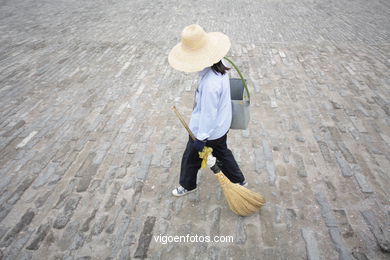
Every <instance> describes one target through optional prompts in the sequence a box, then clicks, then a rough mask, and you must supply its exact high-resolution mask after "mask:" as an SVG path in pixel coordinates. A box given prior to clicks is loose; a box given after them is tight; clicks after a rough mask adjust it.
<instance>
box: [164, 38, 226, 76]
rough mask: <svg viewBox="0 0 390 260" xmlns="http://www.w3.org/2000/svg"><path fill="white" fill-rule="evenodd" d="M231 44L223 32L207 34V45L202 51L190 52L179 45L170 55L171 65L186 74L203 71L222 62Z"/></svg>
mask: <svg viewBox="0 0 390 260" xmlns="http://www.w3.org/2000/svg"><path fill="white" fill-rule="evenodd" d="M230 46H231V43H230V39H229V37H228V36H227V35H225V34H223V33H221V32H209V33H207V43H206V44H205V45H204V46H203V47H202V48H200V49H197V50H188V49H185V48H183V46H182V43H181V42H180V43H178V44H176V45H175V47H173V48H172V50H171V51H170V52H169V55H168V62H169V64H170V65H171V66H172V67H173V68H174V69H176V70H179V71H184V72H196V71H201V70H203V69H204V68H206V67H210V66H212V65H213V64H214V63H217V62H218V61H220V60H221V59H222V58H223V57H225V55H226V54H227V53H228V51H229V49H230Z"/></svg>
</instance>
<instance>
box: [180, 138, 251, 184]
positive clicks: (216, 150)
mask: <svg viewBox="0 0 390 260" xmlns="http://www.w3.org/2000/svg"><path fill="white" fill-rule="evenodd" d="M226 137H227V133H226V134H225V135H224V136H222V137H221V138H218V139H215V140H208V141H207V142H206V146H208V147H211V148H213V156H214V157H216V158H217V159H218V160H219V161H220V162H221V164H220V165H219V166H220V167H219V168H220V169H221V170H222V172H223V173H224V174H225V176H226V177H227V178H229V180H230V181H231V182H233V183H237V182H242V181H244V180H245V178H244V175H243V174H242V172H241V170H240V168H239V167H238V164H237V162H236V160H235V159H234V156H233V154H232V151H230V150H229V149H228V148H227V145H226ZM193 142H194V141H193V140H192V139H191V137H189V140H188V143H187V147H186V149H185V151H184V153H183V158H182V160H181V170H180V182H179V183H180V185H181V186H183V187H184V188H185V189H187V190H192V189H195V188H196V177H197V174H198V170H199V168H200V166H201V163H202V159H200V158H199V154H198V151H196V150H195V149H193V148H192V143H193ZM210 174H211V172H210Z"/></svg>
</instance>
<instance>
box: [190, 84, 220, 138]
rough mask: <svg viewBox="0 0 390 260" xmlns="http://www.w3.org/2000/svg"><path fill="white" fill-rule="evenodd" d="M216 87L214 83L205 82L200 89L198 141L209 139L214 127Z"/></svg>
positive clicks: (216, 108)
mask: <svg viewBox="0 0 390 260" xmlns="http://www.w3.org/2000/svg"><path fill="white" fill-rule="evenodd" d="M218 89H219V88H218V86H216V83H214V82H210V81H208V82H207V85H206V84H205V85H204V86H203V89H202V95H201V97H200V102H201V106H200V107H201V109H200V116H199V127H198V129H199V130H198V134H197V137H196V138H197V139H198V140H205V139H207V138H209V137H210V135H211V134H212V133H213V131H214V130H215V127H216V118H217V112H218V103H219V91H218Z"/></svg>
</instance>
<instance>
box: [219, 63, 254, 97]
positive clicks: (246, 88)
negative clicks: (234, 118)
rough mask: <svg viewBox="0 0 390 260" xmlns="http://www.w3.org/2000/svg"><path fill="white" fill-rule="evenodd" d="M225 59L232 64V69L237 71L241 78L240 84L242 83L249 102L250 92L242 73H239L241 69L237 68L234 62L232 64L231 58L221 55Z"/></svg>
mask: <svg viewBox="0 0 390 260" xmlns="http://www.w3.org/2000/svg"><path fill="white" fill-rule="evenodd" d="M223 58H224V59H225V60H227V61H228V62H230V64H232V66H233V67H234V69H235V70H236V71H237V73H238V75H239V76H240V78H241V81H242V84H243V85H244V88H245V90H246V94H247V95H248V100H249V102H250V98H251V97H250V94H249V90H248V86H247V85H246V82H245V79H244V77H243V76H242V74H241V71H240V70H239V68H238V67H237V66H236V64H234V62H233V61H232V60H231V59H229V58H227V57H223Z"/></svg>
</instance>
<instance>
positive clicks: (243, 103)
mask: <svg viewBox="0 0 390 260" xmlns="http://www.w3.org/2000/svg"><path fill="white" fill-rule="evenodd" d="M224 59H225V60H227V61H228V62H230V64H232V66H233V67H234V69H235V70H236V71H237V73H238V75H239V76H240V78H239V79H237V78H232V79H230V95H231V99H232V124H231V126H230V129H242V130H244V129H247V128H248V124H249V118H250V117H249V105H250V103H251V101H250V95H249V90H248V86H247V85H246V80H245V79H244V77H243V76H242V74H241V71H240V70H239V69H238V68H237V66H236V65H235V64H234V63H233V61H231V60H230V59H229V58H227V57H224ZM244 90H245V93H244Z"/></svg>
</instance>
